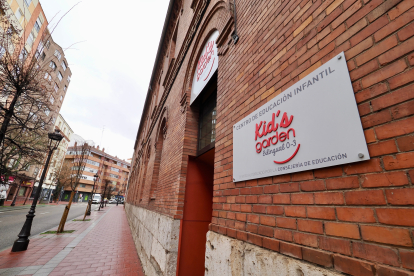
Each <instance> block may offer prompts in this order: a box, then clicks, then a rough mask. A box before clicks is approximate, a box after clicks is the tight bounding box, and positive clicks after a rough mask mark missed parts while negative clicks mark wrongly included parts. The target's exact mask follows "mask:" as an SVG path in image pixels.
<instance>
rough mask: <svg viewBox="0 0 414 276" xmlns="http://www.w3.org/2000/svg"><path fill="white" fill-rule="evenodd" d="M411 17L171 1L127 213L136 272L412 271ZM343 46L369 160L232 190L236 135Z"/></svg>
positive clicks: (298, 5) (336, 5)
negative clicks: (208, 71) (213, 62)
mask: <svg viewBox="0 0 414 276" xmlns="http://www.w3.org/2000/svg"><path fill="white" fill-rule="evenodd" d="M413 20H414V2H413V1H409V0H403V1H401V0H295V1H287V0H285V1H282V0H278V1H236V2H235V3H233V2H229V1H227V0H222V1H219V0H212V1H207V0H181V1H174V0H171V1H170V6H169V10H168V13H167V17H166V20H165V25H164V30H163V34H162V36H161V41H160V44H159V49H158V54H157V58H156V61H155V64H154V68H153V72H152V77H151V81H150V84H149V89H148V94H147V98H146V101H145V106H144V110H143V113H142V119H141V123H140V126H139V130H138V133H137V137H136V143H135V147H134V156H133V159H132V167H131V174H130V178H129V183H128V192H127V203H126V206H125V208H126V211H127V215H128V219H129V223H130V226H131V229H132V231H133V235H134V241H135V244H136V247H137V250H138V253H139V256H140V258H141V261H142V263H143V267H144V269H145V273H146V274H147V275H173V274H176V275H202V274H205V275H343V274H344V273H345V274H349V275H377V276H380V275H405V276H408V275H414V248H413V246H414V208H413V205H414V188H413V182H412V181H413V180H414V152H413V150H414V135H413V132H414V117H413V114H414V69H413V65H414V21H413ZM216 32H218V35H217V36H214V35H215V33H216ZM235 35H237V36H238V37H236V36H235ZM213 36H214V41H215V44H216V46H217V54H218V55H217V57H218V59H217V62H218V68H217V71H215V72H214V69H213V70H212V76H211V75H209V78H210V79H209V80H208V78H207V77H206V79H207V81H208V84H206V85H205V86H203V88H202V89H201V92H200V93H199V95H198V96H197V95H196V97H195V98H194V96H193V95H192V94H193V93H194V90H195V89H196V88H197V87H196V85H195V80H196V79H197V81H198V77H199V75H197V74H199V70H201V71H200V72H201V73H200V75H202V74H203V72H202V71H203V70H202V69H205V68H203V64H206V62H205V59H206V58H207V59H208V58H209V57H211V58H213V56H209V55H206V54H205V53H206V52H208V51H209V50H211V49H213V51H215V48H209V45H210V44H209V42H210V41H211V38H212V37H213ZM237 38H238V40H237ZM235 42H236V43H235ZM206 45H207V46H206ZM342 52H344V54H345V58H346V61H347V67H348V71H349V77H350V80H351V82H352V87H353V92H354V95H355V101H356V104H357V107H358V111H359V116H360V121H361V124H362V128H363V132H364V134H365V140H366V144H367V147H368V150H369V155H370V160H367V161H361V162H356V163H349V164H343V165H338V166H332V167H325V168H320V169H314V170H304V171H301V172H297V173H291V174H283V175H277V176H273V177H266V178H257V179H252V180H247V181H236V182H233V134H234V131H233V126H234V125H235V124H236V123H237V122H239V121H240V120H241V119H243V118H244V117H246V116H247V115H249V114H250V113H252V112H253V111H255V110H257V109H258V108H259V107H261V106H263V105H264V104H266V103H267V102H269V101H270V100H272V99H274V98H275V97H276V96H277V95H279V94H280V93H282V92H283V91H285V90H286V89H287V88H289V87H291V86H292V85H294V84H295V83H297V82H298V81H299V80H301V79H303V78H305V77H306V76H307V75H308V74H310V73H311V72H313V71H314V70H316V69H318V68H319V67H321V66H323V65H324V64H325V63H326V62H327V61H329V60H331V59H332V58H334V57H336V56H338V55H340V54H341V53H342ZM207 64H210V63H209V61H208V62H207ZM209 66H210V65H209ZM200 68H202V69H200ZM211 68H213V67H211ZM197 89H198V88H197ZM211 99H213V100H211ZM310 116H311V115H310ZM206 122H207V123H206ZM205 128H207V129H208V130H211V132H208V131H207V132H204V129H205ZM206 133H207V134H206ZM206 137H207V138H206ZM206 141H207V142H206ZM246 162H248V160H246Z"/></svg>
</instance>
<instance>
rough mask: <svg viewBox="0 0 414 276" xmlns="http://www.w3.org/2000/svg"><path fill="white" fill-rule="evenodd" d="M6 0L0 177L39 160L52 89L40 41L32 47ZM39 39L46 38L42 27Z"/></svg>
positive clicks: (0, 12) (2, 8) (0, 50)
mask: <svg viewBox="0 0 414 276" xmlns="http://www.w3.org/2000/svg"><path fill="white" fill-rule="evenodd" d="M12 14H13V12H12V11H11V9H10V6H9V5H8V3H7V1H6V0H0V25H1V28H0V175H2V176H3V177H2V178H1V179H0V182H1V183H7V182H8V178H9V176H14V175H17V174H19V172H24V171H27V170H28V168H29V167H30V166H32V165H40V164H42V163H43V161H44V158H45V155H44V153H45V152H46V146H47V132H48V131H50V130H51V128H52V127H53V123H54V114H53V110H54V107H53V100H51V99H52V98H51V95H52V94H53V92H54V89H53V86H52V83H51V78H50V77H49V76H50V73H51V71H52V68H50V67H49V66H48V61H47V60H44V59H42V58H41V53H42V51H43V47H44V46H43V43H39V47H38V48H37V49H35V47H34V40H35V39H34V37H33V34H32V33H30V35H29V39H28V40H27V42H26V41H24V38H25V37H27V36H26V35H25V32H27V30H25V29H24V28H23V29H19V28H21V27H20V25H19V24H18V23H16V22H14V19H13V16H12ZM43 34H44V35H43V37H41V38H40V41H45V39H48V37H50V33H48V32H43Z"/></svg>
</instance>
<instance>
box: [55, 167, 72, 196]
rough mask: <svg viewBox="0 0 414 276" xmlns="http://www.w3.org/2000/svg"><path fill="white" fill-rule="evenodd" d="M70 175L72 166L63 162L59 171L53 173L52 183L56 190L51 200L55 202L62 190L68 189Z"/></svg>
mask: <svg viewBox="0 0 414 276" xmlns="http://www.w3.org/2000/svg"><path fill="white" fill-rule="evenodd" d="M71 174H72V166H71V163H69V162H64V163H63V165H62V168H61V169H60V171H58V172H55V173H53V175H52V181H53V182H55V183H56V188H55V190H54V192H53V200H54V201H55V202H56V201H57V200H58V199H59V195H60V193H61V190H62V189H65V188H67V187H69V185H70V177H71Z"/></svg>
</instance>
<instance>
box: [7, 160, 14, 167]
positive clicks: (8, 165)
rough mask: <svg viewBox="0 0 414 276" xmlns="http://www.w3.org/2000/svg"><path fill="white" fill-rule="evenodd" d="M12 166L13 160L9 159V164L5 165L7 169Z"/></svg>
mask: <svg viewBox="0 0 414 276" xmlns="http://www.w3.org/2000/svg"><path fill="white" fill-rule="evenodd" d="M13 166H14V159H10V161H9V163H8V164H7V167H8V168H11V167H13Z"/></svg>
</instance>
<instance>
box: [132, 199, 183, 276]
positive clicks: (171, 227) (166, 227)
mask: <svg viewBox="0 0 414 276" xmlns="http://www.w3.org/2000/svg"><path fill="white" fill-rule="evenodd" d="M125 211H126V215H127V219H128V222H129V226H130V228H131V232H132V238H133V240H134V243H135V247H136V248H137V252H138V256H139V258H140V260H141V263H142V267H143V269H144V272H145V275H147V276H152V275H157V276H159V275H163V276H167V275H171V276H173V275H176V270H177V255H178V239H179V234H180V220H174V219H172V218H170V217H167V216H165V215H162V214H159V213H156V212H153V211H150V210H147V209H144V208H140V207H137V206H133V205H130V204H128V203H126V204H125Z"/></svg>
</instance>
